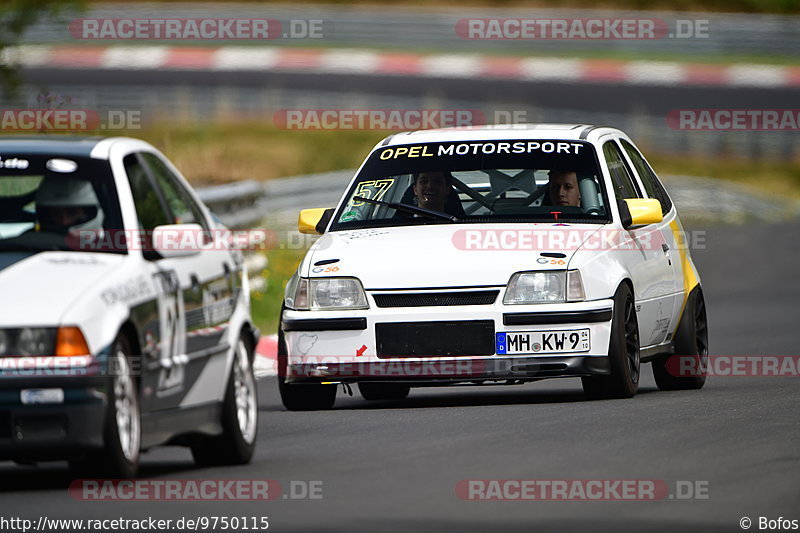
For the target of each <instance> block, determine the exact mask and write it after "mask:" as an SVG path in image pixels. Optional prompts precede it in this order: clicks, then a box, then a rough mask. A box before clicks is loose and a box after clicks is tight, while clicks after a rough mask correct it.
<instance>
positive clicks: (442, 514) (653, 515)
mask: <svg viewBox="0 0 800 533" xmlns="http://www.w3.org/2000/svg"><path fill="white" fill-rule="evenodd" d="M695 229H697V228H695ZM703 231H705V233H704V235H705V249H696V250H694V251H693V256H694V258H695V261H696V263H697V265H698V267H699V269H700V272H701V275H702V280H703V284H704V288H705V293H706V300H707V305H708V313H709V322H710V335H711V337H710V346H711V353H712V354H719V355H788V354H797V353H798V349H797V339H796V338H795V337H794V335H795V333H797V332H798V319H797V316H798V314H797V312H796V307H797V302H798V301H800V283H798V282H797V277H796V276H797V268H798V264H800V247H798V246H797V235H798V232H799V231H800V224H798V223H797V222H793V223H787V224H782V225H773V226H756V227H747V226H739V227H732V226H720V227H710V228H707V229H706V230H703ZM643 379H644V380H643V383H642V385H641V387H640V392H639V394H638V395H637V396H636V397H635V398H633V399H630V400H607V401H587V400H586V399H585V398H584V396H583V394H582V392H581V388H580V383H579V381H578V380H576V379H570V380H550V381H543V382H539V383H536V384H529V385H524V386H513V387H484V388H480V387H468V388H461V389H457V390H454V389H415V390H412V393H411V396H410V397H409V398H408V400H406V401H402V402H366V401H364V400H361V399H360V398H359V397H358V396H357V394H358V393H357V392H356V396H355V397H354V398H349V397H345V396H343V395H342V394H341V393H340V394H339V397H338V399H337V404H336V407H335V409H334V410H332V411H328V412H308V413H293V412H288V411H286V410H284V409H283V407H282V406H281V404H280V399H279V396H278V392H277V387H276V385H275V381H274V378H267V379H265V380H263V381H261V382H260V387H259V393H260V398H259V404H260V416H261V418H260V428H259V429H260V440H259V445H258V449H257V452H256V456H255V458H254V460H253V462H252V464H251V465H249V466H244V467H230V468H207V469H195V468H194V467H193V465H192V462H191V457H190V455H189V453H188V451H186V450H184V449H180V448H166V449H160V450H155V451H152V452H150V453H148V454H147V455H145V457H144V461H143V477H144V478H145V479H150V480H154V479H273V480H278V481H280V482H281V483H282V486H283V487H284V489H286V487H288V486H289V484H290V481H321V482H322V487H323V488H322V496H323V497H322V499H317V500H302V501H296V500H289V499H278V500H276V501H270V502H241V501H227V502H115V501H103V502H88V501H78V500H76V499H73V498H72V497H70V495H69V493H68V491H67V488H68V486H69V484H70V481H71V479H70V477H69V475H68V473H67V470H66V467H65V465H64V464H59V463H53V464H46V465H43V466H40V467H38V468H35V467H20V466H16V465H13V464H11V463H2V464H0V485H1V486H2V488H0V515H2V516H5V517H10V516H18V517H19V516H24V517H28V518H33V519H38V517H39V516H47V517H48V518H84V519H85V518H119V517H123V518H129V519H142V518H146V517H148V516H153V517H160V518H165V519H167V518H169V519H173V520H176V519H178V518H180V517H184V516H185V517H199V516H207V517H213V516H240V517H243V516H268V517H269V524H270V527H269V531H276V532H283V531H297V532H301V531H302V532H313V531H324V532H327V531H331V532H332V531H364V532H384V531H387V532H390V531H414V532H429V531H454V532H461V531H470V532H471V531H478V532H480V531H488V532H495V531H496V532H500V531H503V532H507V531H513V532H516V531H520V532H522V531H525V532H536V531H586V532H598V531H608V532H620V531H727V532H731V531H741V530H742V529H741V528H740V525H739V521H740V519H741V518H743V517H749V518H750V519H751V520H752V523H753V526H752V527H751V529H753V530H756V529H758V519H759V517H762V516H763V517H768V518H770V519H776V518H778V517H784V518H789V519H800V476H798V472H800V447H798V441H799V440H800V417H798V407H800V401H798V399H799V398H800V395H798V387H799V384H800V378H797V377H794V378H792V377H780V378H778V377H736V378H732V377H716V378H710V379H709V381H708V383H707V384H706V387H705V388H704V389H702V390H700V391H690V392H660V391H658V390H657V389H656V387H655V384H654V381H653V378H652V374H651V372H650V370H649V368H645V369H644V376H643ZM467 479H644V480H663V481H665V482H666V483H667V484H668V485H669V486H670V487H673V489H674V487H675V486H676V485H675V483H676V481H678V480H682V481H691V482H693V483H692V485H693V486H698V487H701V488H702V487H707V489H708V498H707V499H690V500H680V499H664V500H661V501H651V502H642V501H613V502H603V501H594V502H585V501H571V502H534V501H524V502H521V501H508V502H488V501H463V500H461V499H459V498H458V497H457V496H456V493H455V486H456V483H457V482H458V481H460V480H467ZM695 482H698V483H695ZM673 494H675V492H674V490H673ZM240 530H241V529H240Z"/></svg>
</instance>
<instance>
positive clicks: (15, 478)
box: [0, 460, 198, 493]
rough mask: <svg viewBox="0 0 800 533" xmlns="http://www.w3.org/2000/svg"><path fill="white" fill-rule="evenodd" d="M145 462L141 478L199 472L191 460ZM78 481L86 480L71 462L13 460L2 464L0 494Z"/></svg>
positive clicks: (37, 489)
mask: <svg viewBox="0 0 800 533" xmlns="http://www.w3.org/2000/svg"><path fill="white" fill-rule="evenodd" d="M145 461H146V460H145ZM145 461H143V462H142V465H141V467H140V469H139V479H146V478H158V477H161V476H170V477H174V476H171V475H173V474H178V473H180V472H187V471H193V472H197V471H198V469H197V467H196V466H195V465H194V463H193V462H192V461H191V460H188V461H161V462H153V463H150V464H148V463H146V462H145ZM76 479H82V478H81V477H80V476H76V474H74V473H72V472H71V471H70V469H69V468H68V466H67V463H66V462H63V461H55V462H47V463H40V464H39V465H36V466H29V465H17V464H15V463H13V462H10V461H8V462H6V461H3V462H0V493H3V492H20V491H37V492H39V491H43V490H54V489H67V488H69V486H70V484H71V483H72V482H73V481H75V480H76Z"/></svg>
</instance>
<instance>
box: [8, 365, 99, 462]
mask: <svg viewBox="0 0 800 533" xmlns="http://www.w3.org/2000/svg"><path fill="white" fill-rule="evenodd" d="M106 383H107V379H102V378H98V377H93V378H38V379H31V378H14V379H9V378H3V377H0V459H2V460H9V459H14V460H29V461H45V460H58V459H69V458H72V457H76V456H79V455H81V454H82V453H85V452H86V451H90V450H93V449H99V448H101V447H102V446H103V433H104V428H105V415H106V406H107V395H106V386H105V384H106ZM23 390H49V391H53V390H58V391H61V393H63V400H61V401H53V403H23V400H22V391H23ZM60 395H61V394H59V396H60ZM51 401H52V400H51Z"/></svg>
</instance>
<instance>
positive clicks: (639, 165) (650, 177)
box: [620, 139, 672, 215]
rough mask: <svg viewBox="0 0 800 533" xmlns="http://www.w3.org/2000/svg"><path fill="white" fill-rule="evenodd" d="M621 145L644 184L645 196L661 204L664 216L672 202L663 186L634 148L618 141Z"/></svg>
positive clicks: (629, 144) (623, 141)
mask: <svg viewBox="0 0 800 533" xmlns="http://www.w3.org/2000/svg"><path fill="white" fill-rule="evenodd" d="M620 142H621V143H622V147H623V148H624V149H625V152H627V154H628V157H630V158H631V161H633V166H634V167H636V172H637V173H638V174H639V177H640V178H642V183H643V184H644V188H645V190H646V191H647V196H649V197H650V198H655V199H657V200H658V201H659V202H661V211H662V213H663V214H664V215H666V214H667V213H668V212H669V210H670V209H672V202H671V201H670V199H669V195H667V191H666V190H665V189H664V186H663V185H662V184H661V182H660V181H659V180H658V176H656V173H655V172H653V169H652V168H650V165H648V164H647V161H645V159H644V157H642V154H640V153H639V151H638V150H637V149H636V148H634V146H633V145H632V144H631V143H629V142H628V141H626V140H625V139H620Z"/></svg>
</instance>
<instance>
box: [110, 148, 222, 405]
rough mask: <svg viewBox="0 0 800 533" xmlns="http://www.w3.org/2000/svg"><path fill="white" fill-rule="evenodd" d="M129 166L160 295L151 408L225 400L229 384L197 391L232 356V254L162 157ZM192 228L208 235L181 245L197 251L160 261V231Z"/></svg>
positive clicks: (146, 401) (148, 382)
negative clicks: (156, 233)
mask: <svg viewBox="0 0 800 533" xmlns="http://www.w3.org/2000/svg"><path fill="white" fill-rule="evenodd" d="M124 162H125V168H126V172H128V177H129V182H130V185H131V191H132V193H133V197H134V203H135V204H136V211H137V217H138V219H139V226H140V229H141V230H142V233H143V235H144V236H145V237H144V238H143V239H142V243H143V245H144V250H143V255H144V257H145V259H147V264H148V268H149V269H150V275H151V276H152V279H153V281H154V283H155V286H156V291H157V294H158V298H157V312H154V313H153V315H154V317H153V318H152V319H151V320H150V323H151V324H152V325H151V326H150V327H149V328H148V330H147V333H146V335H147V334H150V335H151V336H152V342H153V343H154V344H156V345H157V349H156V350H155V353H153V354H152V355H151V356H150V357H151V359H152V360H154V362H153V364H152V367H153V371H152V372H150V373H149V375H148V376H143V381H145V383H144V387H143V390H145V391H149V392H150V394H147V395H143V398H142V403H143V406H142V407H143V410H148V411H157V410H160V409H170V408H175V407H187V406H190V405H193V404H198V403H206V402H209V401H215V400H219V399H220V398H219V395H220V391H221V388H222V387H221V386H220V387H206V388H205V390H203V391H199V392H198V391H196V390H195V391H193V390H192V389H193V386H194V385H195V384H196V382H197V381H198V379H199V377H200V375H201V374H202V372H203V370H204V368H205V367H206V366H207V365H208V363H209V361H210V360H211V359H212V358H214V357H217V358H223V359H224V357H225V352H226V351H227V346H226V345H225V344H224V341H223V339H224V338H226V337H225V332H226V328H227V325H228V320H229V318H230V316H231V314H232V301H231V297H232V292H233V288H234V287H233V283H235V281H234V280H235V279H236V278H235V276H233V275H232V273H233V272H234V269H233V268H232V266H231V264H230V263H231V262H232V261H231V260H230V257H231V256H230V254H229V253H227V252H226V250H221V251H218V250H215V247H216V243H215V241H214V239H213V235H212V232H211V231H210V226H209V222H208V221H207V220H206V218H205V216H204V214H203V211H202V209H200V207H199V206H198V205H197V204H196V203H195V202H194V200H193V199H192V198H191V196H190V195H189V194H188V192H187V191H186V190H185V188H184V186H183V184H182V183H181V182H180V180H179V179H178V178H177V176H175V175H174V174H173V173H172V172H171V171H170V169H169V168H168V167H167V165H166V164H165V163H164V162H163V161H162V160H161V158H160V157H159V156H158V155H156V154H153V153H146V152H141V153H137V154H131V155H129V156H128V157H126V158H125V161H124ZM189 223H192V224H199V225H200V226H201V228H203V232H202V233H204V235H195V236H194V238H192V239H190V240H189V241H187V242H183V241H182V242H181V244H180V245H181V246H187V247H190V248H191V251H192V253H191V254H190V255H185V256H181V257H160V256H159V255H158V254H157V253H154V252H153V250H152V232H153V230H154V229H155V228H156V227H157V226H163V225H171V224H189ZM156 316H157V318H156ZM154 332H155V333H154ZM145 344H146V345H147V344H148V343H147V342H146V343H145ZM223 375H224V373H223ZM220 381H221V380H220ZM190 391H191V392H192V394H190Z"/></svg>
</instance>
